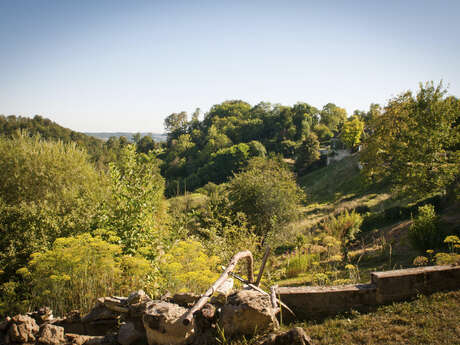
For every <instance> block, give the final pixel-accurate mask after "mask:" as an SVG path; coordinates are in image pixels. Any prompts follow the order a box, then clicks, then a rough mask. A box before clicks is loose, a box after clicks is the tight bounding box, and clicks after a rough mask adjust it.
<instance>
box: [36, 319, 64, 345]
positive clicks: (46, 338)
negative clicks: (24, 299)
mask: <svg viewBox="0 0 460 345" xmlns="http://www.w3.org/2000/svg"><path fill="white" fill-rule="evenodd" d="M64 343H65V337H64V328H63V327H59V326H54V325H50V324H44V325H43V326H42V327H41V328H40V334H39V338H38V344H40V345H60V344H64Z"/></svg>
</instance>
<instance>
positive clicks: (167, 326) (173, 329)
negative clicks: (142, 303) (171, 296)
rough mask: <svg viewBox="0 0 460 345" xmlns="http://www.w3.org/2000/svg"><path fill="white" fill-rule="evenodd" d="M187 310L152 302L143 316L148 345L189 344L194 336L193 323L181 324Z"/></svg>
mask: <svg viewBox="0 0 460 345" xmlns="http://www.w3.org/2000/svg"><path fill="white" fill-rule="evenodd" d="M186 312H187V309H185V308H183V307H181V306H178V305H177V304H173V303H168V302H164V301H152V302H150V304H149V305H148V308H147V310H146V311H145V314H144V316H143V322H144V327H145V330H146V333H147V341H148V343H149V345H183V344H189V343H190V342H191V341H192V340H193V336H194V322H191V323H190V324H188V325H187V326H185V325H184V324H183V321H182V319H183V316H184V314H185V313H186Z"/></svg>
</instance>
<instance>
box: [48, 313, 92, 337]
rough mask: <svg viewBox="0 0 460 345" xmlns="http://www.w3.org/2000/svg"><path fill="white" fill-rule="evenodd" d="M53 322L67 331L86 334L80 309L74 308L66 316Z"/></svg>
mask: <svg viewBox="0 0 460 345" xmlns="http://www.w3.org/2000/svg"><path fill="white" fill-rule="evenodd" d="M53 324H54V325H56V326H61V327H64V332H65V333H71V334H73V333H75V334H86V327H85V324H84V323H83V321H82V319H81V314H80V312H79V311H78V310H72V311H71V312H69V313H68V314H67V315H66V316H65V317H64V318H61V319H59V320H56V321H54V322H53Z"/></svg>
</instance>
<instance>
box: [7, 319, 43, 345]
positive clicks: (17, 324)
mask: <svg viewBox="0 0 460 345" xmlns="http://www.w3.org/2000/svg"><path fill="white" fill-rule="evenodd" d="M38 331H39V327H38V325H37V322H35V320H34V319H32V318H31V317H30V316H27V315H16V316H14V317H13V318H11V321H10V327H9V329H8V334H7V340H9V342H12V343H34V342H35V340H36V336H37V333H38Z"/></svg>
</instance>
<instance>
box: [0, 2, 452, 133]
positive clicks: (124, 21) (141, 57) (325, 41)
mask: <svg viewBox="0 0 460 345" xmlns="http://www.w3.org/2000/svg"><path fill="white" fill-rule="evenodd" d="M459 10H460V3H459V2H458V1H413V0H410V1H404V2H400V1H387V2H372V1H352V2H343V1H330V2H328V3H327V4H325V3H318V2H308V1H307V2H306V1H291V2H289V3H288V4H284V5H280V4H279V3H278V2H274V1H252V2H243V1H234V2H231V3H220V2H219V3H218V2H211V1H203V2H200V3H195V2H189V1H177V2H174V3H171V2H163V1H143V0H139V1H130V2H125V1H118V0H113V1H108V0H100V1H88V0H82V1H78V2H74V1H65V0H63V1H57V0H47V1H45V0H37V1H33V2H32V1H27V0H17V1H2V2H0V42H1V43H2V48H3V49H2V52H3V54H2V55H1V56H0V81H1V83H0V105H1V106H0V114H4V115H20V116H29V117H32V116H34V115H35V114H39V115H41V116H43V117H46V118H49V119H51V120H53V121H55V122H57V123H58V124H60V125H62V126H64V127H67V128H70V129H72V130H76V131H80V132H93V133H94V132H134V133H136V132H154V133H163V132H164V129H163V120H164V118H165V117H166V116H168V115H170V114H171V113H173V112H180V111H187V112H188V113H192V112H193V111H194V110H195V108H201V110H202V112H206V111H208V110H209V108H210V107H211V106H212V105H213V104H218V103H221V102H223V101H225V100H230V99H241V100H243V101H246V102H248V103H250V104H251V105H255V104H257V103H259V102H261V101H265V102H271V103H280V104H283V105H292V104H295V103H296V102H307V103H310V104H311V105H313V106H315V107H318V108H320V107H322V106H323V105H325V104H327V103H329V102H332V103H335V104H337V105H338V106H341V107H344V108H345V109H346V110H347V111H348V113H349V114H350V113H352V112H353V110H355V109H360V110H367V109H368V108H369V105H370V104H371V103H380V104H384V103H386V101H387V100H388V99H389V98H391V97H393V96H395V95H397V94H399V93H401V92H404V91H406V90H408V89H411V90H414V91H415V90H416V89H417V88H418V83H419V82H425V81H429V80H433V81H435V82H439V81H440V80H441V79H442V80H443V81H444V84H445V85H446V86H448V85H450V88H449V93H450V94H453V95H456V96H459V95H460V68H459V67H460V64H459V61H460V46H459V45H458V44H456V43H455V42H458V37H459V34H460V22H459V21H458V18H457V16H458V12H459Z"/></svg>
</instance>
